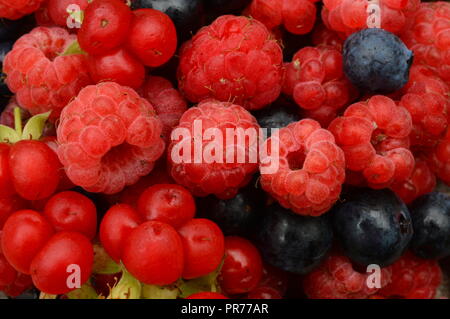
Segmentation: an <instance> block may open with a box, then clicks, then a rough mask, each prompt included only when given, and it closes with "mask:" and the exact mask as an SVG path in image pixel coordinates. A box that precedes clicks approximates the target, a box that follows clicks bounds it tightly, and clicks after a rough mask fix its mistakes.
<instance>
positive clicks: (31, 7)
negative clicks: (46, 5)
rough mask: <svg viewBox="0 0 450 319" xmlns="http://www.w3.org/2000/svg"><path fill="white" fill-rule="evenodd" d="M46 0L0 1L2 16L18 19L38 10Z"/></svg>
mask: <svg viewBox="0 0 450 319" xmlns="http://www.w3.org/2000/svg"><path fill="white" fill-rule="evenodd" d="M43 1H44V0H25V1H14V2H11V1H6V0H2V1H0V17H1V18H6V19H10V20H17V19H20V18H22V17H23V16H26V15H28V14H30V13H33V12H34V11H36V10H37V9H38V8H39V6H40V5H41V3H42V2H43Z"/></svg>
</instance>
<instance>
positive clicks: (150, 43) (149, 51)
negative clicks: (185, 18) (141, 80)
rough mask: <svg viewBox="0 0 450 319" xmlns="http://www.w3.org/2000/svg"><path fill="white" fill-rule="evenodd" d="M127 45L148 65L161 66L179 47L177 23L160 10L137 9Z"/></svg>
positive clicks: (134, 12)
mask: <svg viewBox="0 0 450 319" xmlns="http://www.w3.org/2000/svg"><path fill="white" fill-rule="evenodd" d="M126 45H127V48H128V49H129V50H130V52H132V53H133V54H134V55H135V56H137V57H138V58H139V59H140V60H141V62H142V63H144V64H145V65H146V66H151V67H157V66H160V65H162V64H164V63H166V62H167V61H169V60H170V58H171V57H172V56H173V54H174V53H175V50H176V48H177V31H176V29H175V25H174V24H173V22H172V20H171V19H170V18H169V16H168V15H166V14H165V13H163V12H161V11H159V10H154V9H139V10H135V11H133V19H132V22H131V28H130V30H129V34H128V37H127V44H126Z"/></svg>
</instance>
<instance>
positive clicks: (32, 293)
mask: <svg viewBox="0 0 450 319" xmlns="http://www.w3.org/2000/svg"><path fill="white" fill-rule="evenodd" d="M39 295H40V292H39V290H37V289H35V288H32V289H28V290H26V291H24V292H23V293H22V294H20V295H19V296H17V297H14V298H10V299H39Z"/></svg>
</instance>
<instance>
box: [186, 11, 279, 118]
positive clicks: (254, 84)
mask: <svg viewBox="0 0 450 319" xmlns="http://www.w3.org/2000/svg"><path fill="white" fill-rule="evenodd" d="M282 61H283V56H282V50H281V48H280V46H279V45H278V43H277V42H276V41H275V40H274V39H273V38H272V35H271V33H270V32H269V31H268V30H267V28H266V27H265V26H264V25H263V24H262V23H261V22H259V21H257V20H254V19H250V18H246V17H242V16H241V17H236V16H231V15H226V16H221V17H219V18H218V19H217V20H215V21H214V22H213V23H212V24H211V25H210V26H207V27H204V28H202V29H201V30H200V31H199V32H198V33H197V34H196V35H195V36H194V37H193V38H192V40H191V41H188V42H187V43H185V44H184V45H183V47H182V49H181V52H180V66H179V68H178V81H179V87H180V89H181V91H182V92H183V93H184V94H185V96H186V97H187V98H188V100H190V101H191V102H200V101H201V100H203V99H206V98H215V99H217V100H219V101H223V102H232V103H235V104H238V105H241V106H243V107H244V108H246V109H248V110H254V109H260V108H263V107H264V106H266V105H268V104H270V103H271V102H273V101H275V100H276V99H277V97H278V96H279V95H280V92H281V82H282Z"/></svg>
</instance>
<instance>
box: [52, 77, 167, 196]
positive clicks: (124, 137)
mask: <svg viewBox="0 0 450 319" xmlns="http://www.w3.org/2000/svg"><path fill="white" fill-rule="evenodd" d="M161 129H162V124H161V121H160V120H159V119H158V117H157V116H156V114H155V111H154V110H153V107H152V105H151V104H150V103H149V102H148V101H146V100H145V99H143V98H140V97H139V96H138V94H137V93H136V92H135V91H133V90H132V89H131V88H128V87H122V86H120V85H118V84H116V83H113V82H104V83H100V84H97V85H91V86H87V87H85V88H84V89H82V90H81V91H80V93H79V94H78V96H77V97H76V98H75V99H74V100H73V101H72V102H70V103H69V104H68V105H67V106H66V107H65V108H64V110H63V111H62V113H61V122H60V125H59V126H58V130H57V136H58V142H59V144H60V146H59V148H58V155H59V158H60V160H61V162H62V163H63V165H64V167H65V170H66V173H67V176H68V177H69V179H70V180H71V181H72V182H73V183H74V184H76V185H79V186H82V187H83V188H85V189H86V190H87V191H90V192H101V193H105V194H113V193H117V192H119V191H121V190H122V189H123V188H124V186H126V185H131V184H134V183H135V182H137V180H138V179H139V177H141V176H144V175H147V174H148V173H150V171H151V170H152V168H153V166H154V162H155V161H156V160H157V159H158V158H159V157H160V156H161V154H162V153H163V151H164V142H163V140H162V139H161V138H160V133H161Z"/></svg>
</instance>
